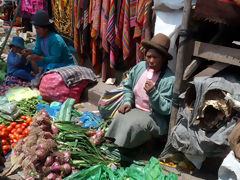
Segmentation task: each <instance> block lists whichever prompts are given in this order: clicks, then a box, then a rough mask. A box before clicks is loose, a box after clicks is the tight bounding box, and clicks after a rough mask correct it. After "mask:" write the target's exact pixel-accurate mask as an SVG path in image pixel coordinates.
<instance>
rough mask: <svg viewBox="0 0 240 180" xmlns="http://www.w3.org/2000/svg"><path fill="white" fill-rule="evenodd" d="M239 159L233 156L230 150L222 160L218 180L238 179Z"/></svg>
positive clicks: (239, 177)
mask: <svg viewBox="0 0 240 180" xmlns="http://www.w3.org/2000/svg"><path fill="white" fill-rule="evenodd" d="M239 172H240V161H239V160H237V159H236V158H235V156H234V152H233V151H230V153H229V154H228V155H227V157H226V158H225V159H224V160H223V163H222V165H221V166H220V168H219V170H218V180H235V179H236V180H237V179H240V173H239Z"/></svg>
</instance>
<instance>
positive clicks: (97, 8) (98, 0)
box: [91, 0, 102, 39]
mask: <svg viewBox="0 0 240 180" xmlns="http://www.w3.org/2000/svg"><path fill="white" fill-rule="evenodd" d="M94 3H95V4H94V11H93V12H94V14H93V22H92V31H91V37H92V38H93V39H96V38H97V37H98V36H99V33H100V23H101V22H100V20H101V5H102V0H95V1H94Z"/></svg>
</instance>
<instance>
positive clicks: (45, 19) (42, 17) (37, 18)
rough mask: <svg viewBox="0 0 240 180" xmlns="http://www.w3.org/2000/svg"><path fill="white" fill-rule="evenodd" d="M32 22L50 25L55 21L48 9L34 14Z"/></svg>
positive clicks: (39, 24)
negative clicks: (49, 14)
mask: <svg viewBox="0 0 240 180" xmlns="http://www.w3.org/2000/svg"><path fill="white" fill-rule="evenodd" d="M31 23H32V24H33V25H36V26H48V25H50V24H52V23H53V20H51V19H49V16H48V13H47V12H46V11H44V10H39V11H37V12H36V14H35V15H34V17H33V20H32V21H31Z"/></svg>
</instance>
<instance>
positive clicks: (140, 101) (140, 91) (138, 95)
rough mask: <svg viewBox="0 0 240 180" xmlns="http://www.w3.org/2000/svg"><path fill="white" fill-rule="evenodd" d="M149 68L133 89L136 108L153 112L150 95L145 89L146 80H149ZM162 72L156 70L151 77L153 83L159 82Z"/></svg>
mask: <svg viewBox="0 0 240 180" xmlns="http://www.w3.org/2000/svg"><path fill="white" fill-rule="evenodd" d="M148 70H149V69H146V71H145V72H144V73H143V74H142V76H141V77H140V78H139V80H138V81H137V83H136V85H135V87H134V89H133V93H134V95H135V106H136V108H138V109H141V110H143V111H147V112H151V110H150V108H149V97H148V95H147V93H146V91H145V90H144V86H145V82H146V81H147V80H148V78H147V74H148ZM160 73H161V72H160V71H159V72H155V73H154V74H153V77H152V79H151V81H152V82H153V84H155V83H156V82H157V80H158V78H159V75H160Z"/></svg>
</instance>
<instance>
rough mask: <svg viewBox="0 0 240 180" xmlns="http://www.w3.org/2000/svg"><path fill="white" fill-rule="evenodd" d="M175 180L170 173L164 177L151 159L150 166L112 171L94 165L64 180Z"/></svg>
mask: <svg viewBox="0 0 240 180" xmlns="http://www.w3.org/2000/svg"><path fill="white" fill-rule="evenodd" d="M106 179H117V180H126V179H129V180H136V179H137V180H156V179H157V180H177V179H178V175H177V174H174V173H172V172H170V173H169V175H165V174H164V173H163V170H162V168H161V164H160V163H159V161H158V160H157V159H156V158H154V157H152V158H151V159H150V164H149V165H147V166H145V167H144V166H138V165H135V164H133V165H131V166H130V167H127V168H125V169H124V168H120V169H117V170H115V171H112V170H111V169H110V168H108V167H107V166H105V165H96V166H93V167H91V168H89V169H84V170H81V171H78V172H76V173H74V174H72V175H70V176H68V177H66V178H65V179H64V180H106Z"/></svg>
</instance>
